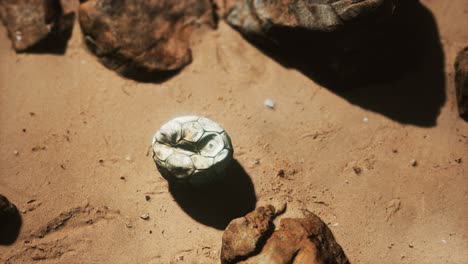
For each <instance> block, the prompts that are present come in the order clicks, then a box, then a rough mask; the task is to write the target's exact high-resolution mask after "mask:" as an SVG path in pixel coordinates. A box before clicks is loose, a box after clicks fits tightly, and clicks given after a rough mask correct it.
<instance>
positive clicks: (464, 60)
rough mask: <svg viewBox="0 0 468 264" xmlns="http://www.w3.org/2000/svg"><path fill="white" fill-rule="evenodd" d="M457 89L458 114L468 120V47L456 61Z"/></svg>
mask: <svg viewBox="0 0 468 264" xmlns="http://www.w3.org/2000/svg"><path fill="white" fill-rule="evenodd" d="M455 89H456V94H457V104H458V112H459V113H460V116H461V117H463V118H464V119H465V120H468V47H466V48H464V49H463V50H462V51H460V53H459V54H458V56H457V60H456V61H455Z"/></svg>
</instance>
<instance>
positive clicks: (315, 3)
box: [225, 0, 397, 37]
mask: <svg viewBox="0 0 468 264" xmlns="http://www.w3.org/2000/svg"><path fill="white" fill-rule="evenodd" d="M396 2H397V0H353V1H350V0H280V1H269V0H237V1H235V2H233V1H229V2H227V3H226V5H227V6H226V7H225V10H226V11H227V13H226V14H225V16H226V20H227V21H228V23H229V24H231V25H232V26H234V27H235V28H238V29H239V30H240V31H241V32H243V33H246V34H261V35H265V36H266V37H268V35H269V34H270V33H272V32H273V31H274V30H277V29H280V28H281V29H288V28H289V29H291V30H295V29H303V30H307V31H323V32H332V31H337V30H339V29H340V28H342V27H346V26H349V25H352V24H357V23H375V22H377V21H378V20H382V19H386V18H388V17H389V16H390V15H391V14H392V13H393V11H394V10H395V7H396Z"/></svg>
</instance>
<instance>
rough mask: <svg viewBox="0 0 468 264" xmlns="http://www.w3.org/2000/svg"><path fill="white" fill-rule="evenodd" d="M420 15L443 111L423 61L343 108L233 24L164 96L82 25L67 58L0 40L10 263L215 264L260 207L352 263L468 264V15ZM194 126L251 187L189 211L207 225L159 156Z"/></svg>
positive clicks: (1, 167)
mask: <svg viewBox="0 0 468 264" xmlns="http://www.w3.org/2000/svg"><path fill="white" fill-rule="evenodd" d="M423 3H424V4H425V6H426V7H427V8H428V9H429V10H430V11H431V12H432V14H433V15H434V19H435V22H436V24H437V27H438V32H439V35H440V41H441V43H442V47H443V52H444V58H441V59H443V68H442V69H439V70H440V71H441V72H443V71H445V77H446V78H445V80H444V82H445V87H444V85H442V86H441V87H438V88H439V89H440V91H441V92H440V93H439V95H441V96H439V97H438V98H432V99H431V100H433V101H434V103H426V101H425V100H429V99H427V98H428V96H431V95H434V96H435V95H437V94H438V93H437V92H430V91H426V90H425V87H424V86H425V85H426V84H425V82H424V80H426V79H427V78H430V76H428V73H427V71H425V68H427V67H431V65H426V64H425V63H424V62H423V63H422V65H423V66H421V67H419V68H417V69H413V70H411V71H409V72H407V73H406V74H405V75H403V76H400V77H398V78H397V79H396V80H394V81H392V82H389V83H386V84H373V85H370V86H369V87H363V88H360V89H356V90H353V91H352V92H349V93H346V94H344V95H338V94H336V93H334V92H333V91H331V90H329V89H327V88H324V87H321V86H319V85H318V84H316V83H314V81H313V80H311V79H309V78H308V77H307V76H304V75H303V74H301V73H300V72H299V71H297V70H295V69H288V68H285V67H283V66H281V65H280V64H279V63H278V62H276V61H275V60H273V59H272V58H270V57H268V56H266V55H265V54H263V53H262V52H261V51H259V50H258V49H256V48H255V47H254V46H252V45H251V44H250V43H249V42H247V41H245V40H244V39H243V38H242V37H241V36H240V35H239V34H238V33H237V32H236V31H234V30H233V29H232V28H230V27H229V26H227V25H226V24H225V23H223V22H221V23H220V25H219V27H218V29H217V30H215V31H213V30H210V29H200V30H199V31H198V33H197V34H195V35H196V36H194V38H193V57H194V61H193V63H192V64H190V65H189V66H188V67H186V68H185V69H183V70H182V72H181V73H180V74H178V75H176V76H175V77H173V78H171V79H169V80H168V81H166V82H163V83H159V84H158V83H139V82H135V81H133V80H129V79H125V78H122V77H120V76H118V75H117V74H115V73H114V72H112V71H110V70H107V69H106V68H105V67H104V66H102V65H101V64H100V63H99V62H98V61H97V60H96V58H95V57H94V56H93V55H91V54H90V53H88V52H87V51H86V49H85V48H84V45H83V41H82V38H81V33H80V29H79V27H78V25H75V28H74V32H73V36H72V38H71V40H70V42H69V45H68V48H67V51H66V53H65V54H64V55H50V54H15V52H14V51H13V50H12V49H11V46H10V42H9V40H8V39H7V37H6V31H5V28H4V27H0V144H1V149H0V152H1V156H0V157H1V158H0V193H2V194H4V195H5V196H6V197H8V199H9V200H10V201H12V202H13V203H15V204H16V205H17V207H18V208H19V210H20V212H21V215H22V227H21V231H20V234H19V237H18V238H17V240H16V242H15V243H14V244H12V245H9V246H0V262H2V263H3V262H6V263H35V262H38V263H219V254H220V247H221V236H222V227H223V223H224V222H223V219H224V220H225V218H223V217H226V216H228V217H229V216H230V215H232V214H235V213H236V212H237V213H238V212H243V211H245V210H250V209H251V208H253V206H254V205H255V199H253V198H252V197H254V195H255V197H256V203H257V205H258V204H262V203H267V202H274V203H278V202H281V201H287V202H288V210H287V212H286V216H294V215H300V212H301V210H309V211H312V212H314V213H316V214H318V215H319V216H320V217H321V218H322V219H323V220H324V221H325V222H326V223H329V225H330V228H331V229H332V231H333V232H334V234H335V236H336V238H337V240H338V242H339V243H340V244H341V246H342V247H343V248H344V250H345V252H346V254H347V255H348V257H349V259H350V261H351V263H453V264H455V263H458V264H463V263H468V237H467V236H468V221H467V219H468V207H467V205H466V204H467V202H468V124H467V123H466V122H464V121H463V120H462V119H460V118H459V117H458V114H457V110H456V105H455V98H454V84H453V63H454V59H455V57H456V53H457V52H458V51H459V50H460V49H461V48H462V47H463V46H464V45H466V44H468V31H467V30H466V25H468V4H467V2H466V0H456V1H455V0H454V1H440V0H426V1H423ZM418 86H423V87H418ZM401 87H406V88H405V89H404V90H402V89H401ZM384 89H386V90H387V91H390V92H385V93H384V92H382V93H381V91H382V90H384ZM411 89H419V90H418V91H420V93H419V94H414V93H411ZM393 90H394V91H395V93H393V92H391V91H393ZM267 98H269V99H272V100H274V101H275V103H276V106H275V109H274V110H272V109H269V108H266V107H265V106H264V104H263V103H264V101H265V99H267ZM185 114H195V115H202V116H207V117H209V118H211V119H213V120H215V121H217V122H219V123H220V124H222V125H223V127H224V128H225V129H226V131H228V133H229V134H230V135H231V138H232V141H233V144H234V147H235V158H236V160H237V161H238V165H236V166H237V169H236V173H234V174H235V175H238V177H242V178H243V183H242V184H240V185H239V186H233V188H234V189H233V190H230V191H228V192H226V193H228V194H229V196H230V197H223V198H222V199H221V201H224V200H223V199H225V200H226V206H219V204H218V205H217V206H212V204H211V201H209V200H203V201H202V202H203V203H205V204H203V205H200V204H198V205H193V206H195V207H196V206H198V207H199V208H201V209H200V210H201V211H202V212H203V210H202V209H203V207H205V211H206V212H207V213H206V214H205V213H198V214H197V212H195V211H194V210H191V208H190V206H187V204H183V203H181V202H180V201H179V202H178V200H176V199H174V197H173V195H172V194H171V193H170V192H169V191H168V186H167V183H166V182H165V181H164V180H163V179H162V178H161V177H160V174H159V173H158V172H157V171H156V169H155V166H154V163H153V161H152V159H151V153H150V152H149V151H150V149H149V147H150V144H151V137H152V135H153V133H154V132H155V131H156V130H157V129H158V128H159V126H161V125H162V124H163V123H164V122H166V121H167V120H169V119H171V118H173V117H176V116H179V115H185ZM15 151H17V153H16V152H15ZM412 160H415V164H413V165H415V166H412ZM280 170H284V176H282V177H280V176H278V172H279V171H280ZM250 181H251V182H250ZM253 192H254V193H253ZM146 195H148V196H149V197H150V199H149V200H148V201H147V200H146V198H145V196H146ZM246 197H247V198H246ZM249 197H250V198H249ZM233 201H234V202H233ZM216 202H217V201H213V203H214V204H216ZM236 202H237V203H236ZM230 210H233V211H231V212H230ZM233 212H235V213H233ZM143 214H149V219H146V220H144V219H142V218H141V217H140V216H141V215H143Z"/></svg>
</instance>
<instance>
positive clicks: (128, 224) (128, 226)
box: [125, 223, 133, 228]
mask: <svg viewBox="0 0 468 264" xmlns="http://www.w3.org/2000/svg"><path fill="white" fill-rule="evenodd" d="M125 225H126V226H127V228H132V227H133V226H132V224H130V223H126V224H125Z"/></svg>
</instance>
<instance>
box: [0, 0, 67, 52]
mask: <svg viewBox="0 0 468 264" xmlns="http://www.w3.org/2000/svg"><path fill="white" fill-rule="evenodd" d="M72 6H73V4H72V3H71V1H70V0H62V2H61V1H60V0H2V1H0V18H1V20H2V22H3V23H4V24H5V26H6V28H7V30H8V36H9V38H10V39H11V41H12V43H13V48H14V49H15V50H16V51H25V50H28V49H30V48H34V47H36V46H37V45H40V44H41V43H42V42H44V41H47V40H50V41H51V42H53V43H54V45H50V42H49V43H48V47H49V48H56V47H59V48H63V47H64V46H65V45H66V42H67V40H68V39H69V38H70V35H71V31H72V28H73V20H74V17H75V15H74V13H73V9H72V8H71V7H72Z"/></svg>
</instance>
